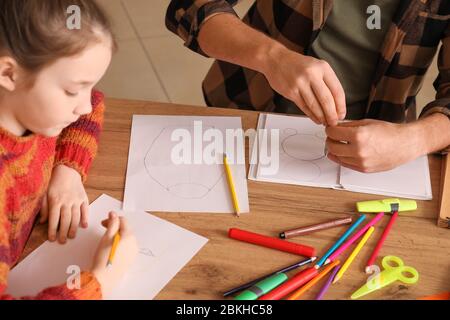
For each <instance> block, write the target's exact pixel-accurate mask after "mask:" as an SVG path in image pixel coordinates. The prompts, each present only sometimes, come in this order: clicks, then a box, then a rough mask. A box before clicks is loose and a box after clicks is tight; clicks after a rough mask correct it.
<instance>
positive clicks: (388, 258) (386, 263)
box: [381, 256, 405, 270]
mask: <svg viewBox="0 0 450 320" xmlns="http://www.w3.org/2000/svg"><path fill="white" fill-rule="evenodd" d="M391 262H394V263H395V264H396V266H392V265H391V264H390V263H391ZM381 265H382V266H383V269H384V270H393V269H397V268H401V267H403V266H404V265H405V264H404V263H403V260H402V259H400V258H399V257H396V256H386V257H384V258H383V260H382V261H381Z"/></svg>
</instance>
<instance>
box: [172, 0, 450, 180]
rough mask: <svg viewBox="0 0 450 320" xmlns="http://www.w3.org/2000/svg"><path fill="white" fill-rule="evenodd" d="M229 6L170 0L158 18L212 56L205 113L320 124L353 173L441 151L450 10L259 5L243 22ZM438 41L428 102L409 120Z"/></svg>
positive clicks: (291, 2)
mask: <svg viewBox="0 0 450 320" xmlns="http://www.w3.org/2000/svg"><path fill="white" fill-rule="evenodd" d="M237 2H238V1H237V0H172V1H171V3H170V5H169V8H168V11H167V16H166V25H167V27H168V28H169V29H170V30H171V31H173V32H175V33H176V34H178V35H179V36H180V37H181V38H182V39H184V41H185V45H186V46H187V47H188V48H190V49H192V50H194V51H195V52H198V53H200V54H203V55H205V56H209V57H213V58H215V59H218V60H217V61H216V62H215V63H214V64H213V66H212V68H211V70H210V71H209V73H208V75H207V76H206V79H205V81H204V83H203V91H204V95H205V99H206V102H207V104H208V105H214V106H222V107H231V108H240V109H250V110H258V111H268V112H285V113H300V114H305V115H307V116H308V117H309V118H311V119H312V120H313V121H314V122H315V123H317V124H323V125H325V126H327V128H326V133H327V136H328V139H327V148H328V152H329V155H328V156H329V158H330V159H331V160H333V161H335V162H337V163H338V164H340V165H343V166H345V167H348V168H352V169H355V170H358V171H362V172H378V171H385V170H389V169H392V168H395V167H397V166H399V165H401V164H403V163H406V162H408V161H411V160H413V159H415V158H417V157H419V156H422V155H425V154H428V153H432V152H436V151H444V152H445V151H448V149H450V148H449V146H450V1H448V0H354V1H349V0H346V1H343V0H334V1H333V0H256V1H255V3H254V4H253V6H252V7H251V8H250V10H249V12H248V13H247V15H246V17H245V18H244V20H243V21H241V20H240V19H239V18H238V17H237V15H236V13H235V12H234V11H233V8H232V7H233V5H235V4H236V3H237ZM377 20H378V21H377ZM440 42H442V47H441V50H440V53H439V62H438V67H439V77H438V79H437V80H436V81H435V83H434V85H435V88H436V90H437V96H436V100H434V101H432V102H430V103H429V104H428V105H427V106H425V108H424V109H423V112H422V113H421V115H420V117H419V120H416V114H415V110H416V105H415V97H416V95H417V93H418V92H419V90H420V88H421V86H422V82H423V77H424V74H425V73H426V71H427V69H428V67H429V65H430V64H431V61H432V60H433V57H434V55H435V53H436V51H437V48H438V46H439V43H440ZM345 118H346V119H352V120H356V121H352V122H346V123H339V120H343V119H345ZM407 120H408V121H407ZM342 142H346V143H342ZM446 148H447V149H446ZM444 149H445V150H444Z"/></svg>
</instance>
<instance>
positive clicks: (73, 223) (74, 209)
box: [69, 206, 81, 239]
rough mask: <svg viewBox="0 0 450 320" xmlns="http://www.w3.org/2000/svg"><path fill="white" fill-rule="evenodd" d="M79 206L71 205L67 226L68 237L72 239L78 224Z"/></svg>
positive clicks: (79, 217) (79, 216)
mask: <svg viewBox="0 0 450 320" xmlns="http://www.w3.org/2000/svg"><path fill="white" fill-rule="evenodd" d="M80 211H81V206H73V207H72V220H71V222H70V228H69V238H70V239H73V238H75V237H76V236H77V230H78V226H79V225H80V219H81V212H80Z"/></svg>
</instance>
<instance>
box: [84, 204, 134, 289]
mask: <svg viewBox="0 0 450 320" xmlns="http://www.w3.org/2000/svg"><path fill="white" fill-rule="evenodd" d="M102 225H103V226H104V227H106V228H107V230H106V233H105V235H104V236H103V238H102V239H101V240H100V243H99V245H98V248H97V252H96V254H95V257H94V263H93V266H92V269H91V270H92V273H93V274H94V275H95V277H96V278H97V280H98V282H100V285H101V287H102V293H103V296H106V295H108V294H109V293H110V292H111V291H112V290H113V289H114V287H115V286H116V285H117V284H118V283H119V281H120V280H121V279H122V277H123V276H124V274H125V273H126V272H127V271H128V270H129V268H130V266H131V265H132V264H133V262H134V259H135V258H136V255H137V253H138V246H137V242H136V238H135V236H134V235H133V233H132V232H131V230H130V228H129V225H128V223H127V220H126V219H125V218H123V217H118V216H117V214H116V213H114V212H110V213H109V219H108V220H105V221H103V222H102ZM117 232H119V234H120V241H119V245H118V247H117V250H116V253H115V256H114V260H113V263H112V265H109V266H108V259H109V255H110V252H111V248H112V245H113V241H114V237H115V235H116V234H117Z"/></svg>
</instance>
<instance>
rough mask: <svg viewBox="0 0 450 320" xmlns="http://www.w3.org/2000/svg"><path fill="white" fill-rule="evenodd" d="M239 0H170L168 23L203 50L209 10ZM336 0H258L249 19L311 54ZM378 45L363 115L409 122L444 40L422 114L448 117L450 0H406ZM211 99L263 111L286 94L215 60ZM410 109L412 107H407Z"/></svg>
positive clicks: (228, 9) (228, 7) (222, 9)
mask: <svg viewBox="0 0 450 320" xmlns="http://www.w3.org/2000/svg"><path fill="white" fill-rule="evenodd" d="M238 2H239V1H238V0H172V1H171V3H170V6H169V8H168V10H167V16H166V25H167V27H168V28H169V29H170V30H171V31H173V32H174V33H176V34H178V35H179V36H180V37H181V38H182V39H183V40H184V41H185V45H186V46H187V47H188V48H190V49H192V50H193V51H195V52H198V53H200V54H203V55H205V54H204V52H202V50H201V49H200V46H199V44H198V41H197V36H198V34H199V30H200V28H201V26H202V23H204V22H205V21H206V20H207V19H208V17H211V16H212V15H214V14H217V13H230V14H236V13H235V12H234V10H233V6H234V5H235V4H236V3H238ZM332 6H333V0H256V1H255V3H254V4H253V6H252V7H251V8H250V10H249V12H248V13H247V15H246V16H245V18H244V22H245V23H247V24H248V25H250V26H252V27H253V28H255V29H257V30H259V31H261V32H263V33H265V34H266V35H268V36H270V37H271V38H273V39H275V40H277V41H279V42H280V43H282V44H284V45H285V46H286V47H288V48H289V49H291V50H294V51H296V52H300V53H303V54H306V53H307V52H308V49H309V47H310V45H311V43H312V42H313V41H314V39H315V38H316V37H317V35H318V34H319V32H320V30H321V29H322V28H323V26H324V24H325V21H326V19H327V16H328V14H329V13H330V12H331V9H332ZM392 20H393V21H392V24H391V26H390V28H389V30H388V32H387V34H386V37H385V40H384V42H383V45H382V47H381V48H380V53H379V59H378V65H377V68H376V70H375V74H374V75H373V81H372V85H371V90H370V93H369V98H368V101H367V105H366V113H365V114H366V118H372V119H380V120H385V121H390V122H398V123H400V122H404V121H405V119H406V116H407V112H408V111H413V112H414V113H415V103H416V99H415V97H416V95H417V93H418V92H419V90H420V88H421V86H422V83H423V80H424V75H425V73H426V71H427V69H428V67H429V66H430V64H431V62H432V60H433V57H434V55H435V53H436V51H437V49H438V46H439V44H440V42H442V47H441V50H440V52H439V59H438V67H439V76H438V78H437V79H436V81H435V82H434V86H435V88H436V91H437V95H436V100H434V101H432V102H430V103H429V104H428V105H427V106H426V107H425V108H424V110H423V111H422V114H421V116H425V115H429V114H432V113H435V112H441V113H444V114H446V115H448V116H450V0H401V1H400V4H399V7H398V9H397V11H396V13H395V15H394V17H393V19H392ZM203 91H204V94H205V99H206V101H207V103H208V105H214V106H220V107H230V108H240V109H249V110H258V111H268V112H271V111H274V110H277V107H278V106H277V104H278V103H279V102H280V101H281V100H282V97H280V96H279V94H277V93H276V92H275V91H274V90H273V89H272V88H271V87H270V85H269V83H268V82H267V80H266V78H265V77H264V75H262V74H261V73H258V72H256V71H253V70H250V69H247V68H243V67H241V66H237V65H233V64H230V63H226V62H223V61H216V62H215V63H214V64H213V66H212V68H211V70H210V71H209V73H208V75H207V76H206V79H205V81H204V83H203ZM408 113H409V112H408Z"/></svg>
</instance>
